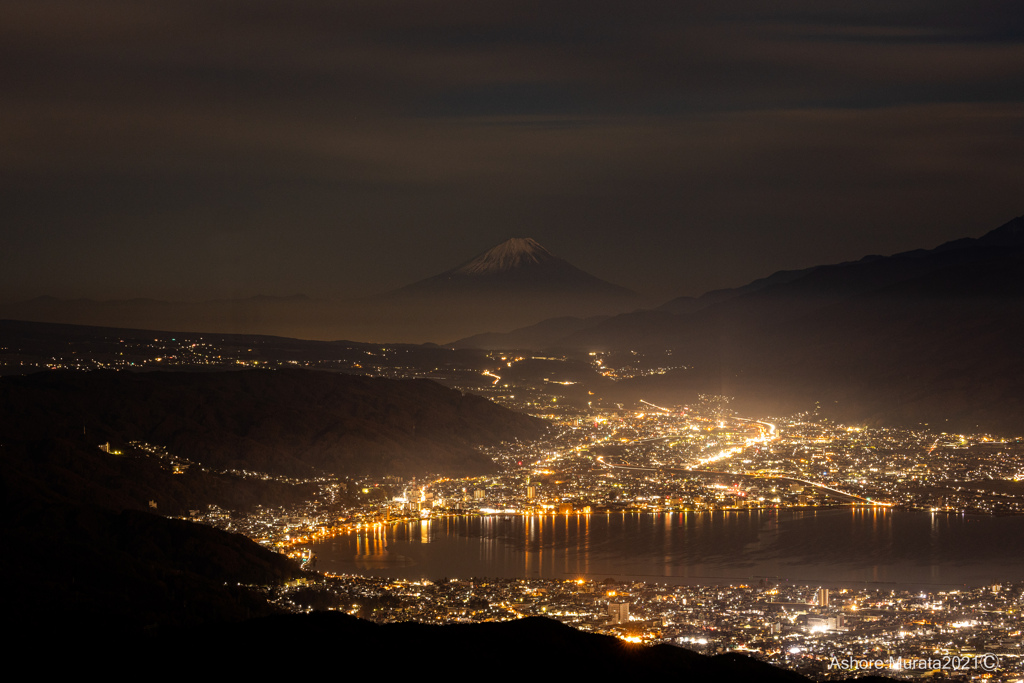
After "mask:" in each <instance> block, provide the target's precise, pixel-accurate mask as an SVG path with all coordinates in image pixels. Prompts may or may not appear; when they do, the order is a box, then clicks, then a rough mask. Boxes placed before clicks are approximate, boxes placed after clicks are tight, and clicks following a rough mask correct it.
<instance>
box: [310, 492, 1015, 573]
mask: <svg viewBox="0 0 1024 683" xmlns="http://www.w3.org/2000/svg"><path fill="white" fill-rule="evenodd" d="M313 549H314V551H315V552H316V554H317V556H318V557H319V565H318V568H319V569H321V570H323V571H328V572H336V573H348V574H364V575H372V576H389V577H394V578H405V579H419V578H428V579H439V578H442V577H448V578H469V577H472V576H492V577H522V578H545V579H566V578H576V577H587V578H592V579H603V578H607V577H614V578H616V579H620V580H621V579H630V580H646V581H652V582H661V583H692V584H695V583H711V584H713V583H720V584H727V583H734V584H735V583H754V582H757V581H759V580H761V579H762V578H764V579H768V580H771V581H773V582H780V581H781V582H789V583H796V584H818V585H827V586H837V587H838V586H850V587H854V586H871V585H877V586H878V587H884V586H885V585H890V584H891V585H892V587H894V588H897V587H898V588H914V587H926V586H927V587H933V588H943V587H956V586H964V585H987V584H991V583H998V582H1003V581H1019V580H1024V517H1021V516H1015V517H989V516H982V515H961V514H946V513H928V512H912V511H900V510H890V509H885V508H859V507H858V508H831V509H820V510H755V511H742V512H738V511H737V512H732V511H718V512H687V513H658V514H652V513H614V514H603V513H602V514H591V515H583V514H580V515H568V516H566V515H559V516H532V517H523V516H514V515H506V516H503V515H496V516H487V517H476V516H463V517H442V518H437V519H432V520H423V521H416V522H407V523H401V524H394V525H382V526H380V527H378V528H376V529H371V530H364V531H363V532H362V533H355V532H353V533H349V534H344V535H340V536H337V537H334V538H331V539H327V540H325V541H323V542H321V543H318V544H316V545H314V546H313Z"/></svg>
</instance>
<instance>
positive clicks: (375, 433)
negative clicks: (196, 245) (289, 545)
mask: <svg viewBox="0 0 1024 683" xmlns="http://www.w3.org/2000/svg"><path fill="white" fill-rule="evenodd" d="M544 427H545V423H543V422H542V421H540V420H537V419H535V418H531V417H527V416H525V415H520V414H518V413H513V412H511V411H509V410H506V409H504V408H502V407H500V406H498V405H495V404H493V403H491V402H490V401H487V400H486V399H484V398H481V397H479V396H472V395H463V394H461V393H460V392H458V391H455V390H453V389H447V388H445V387H442V386H441V385H439V384H436V383H434V382H431V381H428V380H387V379H379V378H368V377H356V376H351V375H340V374H333V373H326V372H313V371H304V370H275V371H270V370H257V371H237V372H209V373H188V372H182V373H176V372H153V373H143V374H134V373H128V372H89V373H74V372H44V373H36V374H34V375H28V376H24V377H5V378H2V379H0V435H3V437H4V438H5V439H7V440H8V441H19V442H28V441H33V440H38V439H43V438H50V437H56V438H73V437H74V438H81V437H80V435H81V434H82V432H83V430H84V431H85V432H87V433H88V435H89V438H91V439H92V442H93V444H94V445H95V444H99V443H105V442H108V441H109V442H110V443H111V444H112V445H114V446H116V447H121V446H124V445H125V444H127V442H128V441H132V440H138V441H144V442H147V443H151V444H155V445H158V446H164V447H166V448H167V449H168V450H169V451H170V452H171V453H173V454H175V455H178V456H182V457H185V458H188V459H190V460H193V461H197V462H200V463H202V464H204V465H207V466H210V467H214V468H218V469H255V470H259V471H263V472H270V473H273V474H283V475H290V476H310V475H316V474H319V473H321V472H328V473H333V474H341V475H349V474H352V475H355V474H400V475H404V476H408V475H410V474H415V473H421V472H427V471H432V472H443V473H452V474H455V473H470V474H472V473H483V472H487V471H490V470H491V469H492V467H493V464H492V463H491V461H490V459H489V458H487V457H486V456H484V455H482V454H481V453H479V452H478V451H477V450H476V446H478V445H486V444H494V443H497V442H498V441H500V440H506V439H507V440H511V439H514V438H529V437H533V436H536V435H537V434H539V433H540V432H541V431H542V430H543V429H544Z"/></svg>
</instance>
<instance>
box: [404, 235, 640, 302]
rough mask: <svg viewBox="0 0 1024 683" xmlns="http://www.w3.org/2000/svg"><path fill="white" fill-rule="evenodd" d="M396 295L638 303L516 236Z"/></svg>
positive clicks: (630, 295)
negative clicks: (573, 298)
mask: <svg viewBox="0 0 1024 683" xmlns="http://www.w3.org/2000/svg"><path fill="white" fill-rule="evenodd" d="M393 294H395V295H399V296H422V295H429V296H437V295H447V296H463V297H467V296H468V297H472V296H478V295H484V296H491V295H494V294H503V295H505V296H509V295H512V296H516V295H520V296H522V295H530V296H532V295H546V296H576V297H584V298H609V299H626V300H630V299H632V300H636V299H638V297H637V295H636V294H635V293H634V292H631V291H629V290H628V289H626V288H624V287H619V286H618V285H613V284H611V283H610V282H606V281H604V280H602V279H600V278H597V277H594V276H593V275H591V274H590V273H587V272H585V271H583V270H580V269H579V268H577V267H576V266H574V265H572V264H571V263H569V262H568V261H566V260H564V259H562V258H559V257H557V256H555V255H554V254H552V253H551V252H550V251H548V250H547V249H545V248H544V247H543V246H541V245H540V244H539V243H538V242H537V241H536V240H534V239H531V238H529V237H514V238H512V239H509V240H506V241H505V242H502V243H501V244H499V245H497V246H495V247H492V248H491V249H488V250H487V251H485V252H483V253H482V254H479V255H478V256H476V257H474V258H472V259H470V260H469V261H467V262H465V263H463V264H462V265H459V266H456V267H455V268H452V269H450V270H447V271H445V272H443V273H440V274H438V275H435V276H433V277H430V278H427V279H425V280H420V281H419V282H414V283H412V284H410V285H407V286H405V287H403V288H401V289H399V290H397V291H396V292H394V293H393Z"/></svg>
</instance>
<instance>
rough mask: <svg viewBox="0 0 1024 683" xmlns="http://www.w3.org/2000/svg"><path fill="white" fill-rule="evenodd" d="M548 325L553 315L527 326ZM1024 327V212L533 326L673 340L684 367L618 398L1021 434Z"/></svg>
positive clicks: (596, 336) (570, 340)
mask: <svg viewBox="0 0 1024 683" xmlns="http://www.w3.org/2000/svg"><path fill="white" fill-rule="evenodd" d="M545 329H549V330H552V331H557V330H558V329H559V326H558V325H554V324H552V325H544V324H542V325H538V326H535V327H534V332H536V331H537V330H541V331H543V330H545ZM526 332H527V331H526V330H519V331H516V332H513V333H511V334H509V335H505V336H504V340H505V341H509V342H516V341H519V340H520V339H521V338H522V337H523V336H525V334H526ZM1022 334H1024V217H1021V218H1016V219H1014V220H1012V221H1010V222H1008V223H1006V224H1005V225H1003V226H1000V227H999V228H996V229H995V230H992V231H991V232H989V233H987V234H985V235H983V236H982V237H978V238H965V239H960V240H955V241H952V242H948V243H945V244H942V245H940V246H938V247H936V248H934V249H920V250H915V251H909V252H904V253H900V254H895V255H893V256H888V257H883V256H868V257H865V258H863V259H860V260H859V261H853V262H847V263H838V264H832V265H824V266H816V267H813V268H808V269H805V270H801V271H788V272H782V273H776V274H775V275H772V276H770V277H768V278H763V279H762V280H758V281H755V282H752V283H750V284H749V285H747V286H745V287H740V288H737V289H734V290H723V291H718V292H712V293H709V294H708V295H705V296H704V297H698V298H697V299H680V300H675V301H673V302H669V304H666V305H664V306H662V307H660V308H658V309H655V310H647V311H636V312H633V313H627V314H620V315H617V316H614V317H611V318H608V319H606V320H603V321H597V322H595V323H594V324H591V325H587V326H585V327H584V328H583V329H576V330H574V331H572V332H570V333H569V334H565V335H564V336H561V337H558V338H553V335H552V336H548V337H546V338H544V337H543V336H542V335H538V334H533V335H531V336H532V337H533V338H534V339H539V340H542V341H544V342H546V344H545V346H546V347H548V348H556V349H563V350H572V351H578V352H588V351H613V352H615V351H619V352H630V351H637V352H640V353H649V354H652V355H656V354H664V353H666V350H668V349H670V350H672V362H671V363H669V364H671V365H673V366H680V365H686V366H689V367H688V369H687V370H685V371H684V370H677V371H673V372H670V373H669V374H668V375H665V376H663V377H657V378H649V379H637V380H631V381H626V382H620V383H617V384H616V385H615V389H614V391H615V394H616V397H617V398H618V399H620V400H628V399H631V398H637V397H643V398H647V399H648V400H652V397H653V396H658V397H660V399H661V400H664V401H673V400H678V401H679V402H686V401H689V400H691V399H692V397H693V396H694V395H695V394H697V393H715V394H727V395H730V396H735V397H736V398H737V399H738V405H741V406H745V408H746V409H750V410H757V411H759V412H764V411H771V412H772V413H774V414H778V413H780V412H785V411H790V410H797V409H805V408H807V407H809V406H812V405H813V404H814V403H815V402H816V401H820V402H821V403H822V405H823V406H824V407H826V408H827V409H828V410H829V411H830V414H832V415H834V416H835V417H838V418H840V419H843V420H847V421H871V422H875V423H887V424H904V425H906V424H916V423H918V422H928V423H930V424H932V425H935V424H939V425H941V426H942V427H943V428H948V429H959V430H972V431H977V430H978V429H990V430H993V431H998V432H1001V433H1009V434H1014V433H1022V432H1024V360H1022V354H1020V353H1019V350H1018V343H1017V340H1019V339H1020V338H1021V335H1022ZM478 339H482V340H486V343H487V345H488V346H489V347H490V348H495V347H500V346H501V342H502V338H495V337H494V336H489V337H478ZM514 345H515V344H510V346H514Z"/></svg>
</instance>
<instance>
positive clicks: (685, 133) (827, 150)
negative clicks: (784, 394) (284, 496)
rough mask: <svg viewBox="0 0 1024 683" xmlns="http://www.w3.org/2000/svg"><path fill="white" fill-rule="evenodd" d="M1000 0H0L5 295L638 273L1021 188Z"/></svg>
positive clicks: (867, 243)
mask: <svg viewBox="0 0 1024 683" xmlns="http://www.w3.org/2000/svg"><path fill="white" fill-rule="evenodd" d="M1018 5H1019V3H1017V2H1014V1H1006V2H994V1H989V2H967V1H948V0H947V1H944V2H935V1H934V0H931V1H930V2H923V1H922V2H918V1H916V0H895V1H894V0H890V1H888V2H874V1H869V2H857V3H850V2H823V1H822V0H799V1H796V0H789V1H786V0H783V1H780V2H775V3H771V5H770V7H769V6H768V5H766V4H765V3H763V2H753V1H752V0H751V1H745V0H731V1H728V2H721V3H680V2H678V1H675V2H667V1H665V2H648V3H641V4H640V6H637V4H636V3H623V2H615V3H611V2H593V1H592V2H577V1H575V0H572V1H566V2H558V3H550V2H507V3H481V2H478V1H473V2H470V1H465V2H463V1H458V2H423V1H422V0H419V1H417V2H408V1H398V0H394V1H390V2H389V1H387V0H385V1H382V2H380V1H378V2H369V1H366V2H356V1H353V2H334V1H327V0H323V1H314V0H298V1H291V2H285V1H283V0H274V1H271V0H262V1H261V0H245V1H244V2H242V1H241V0H222V1H219V2H208V1H207V0H203V1H201V2H200V1H198V0H196V1H194V2H187V1H177V2H172V1H170V0H150V1H148V2H146V1H142V0H131V1H127V0H126V1H113V0H96V1H95V2H90V3H81V2H74V1H71V0H64V1H61V0H53V1H45V0H26V1H23V2H11V1H6V2H0V12H2V14H3V16H4V21H3V22H0V64H3V65H4V66H3V67H0V68H2V70H0V206H3V207H4V222H5V249H4V250H3V255H2V256H0V272H2V275H0V298H18V297H26V296H34V295H37V294H42V293H51V294H57V295H62V296H72V295H79V294H80V295H87V296H109V297H115V296H160V297H172V298H180V297H194V298H204V297H216V296H225V295H234V294H239V295H245V294H253V293H257V292H264V293H274V294H290V293H294V292H297V291H303V292H306V293H309V294H312V295H320V296H342V295H346V294H349V293H369V292H372V291H379V290H382V289H387V288H390V287H395V286H398V285H401V284H404V283H406V282H409V281H411V280H415V279H417V278H420V277H424V276H427V275H430V274H432V273H434V272H437V271H439V270H442V269H444V268H446V267H449V266H451V265H452V264H454V263H456V262H459V261H461V260H465V259H466V258H469V257H470V256H472V255H474V254H475V253H477V252H479V251H482V250H483V249H485V248H487V247H488V246H490V245H491V244H492V243H496V242H498V241H500V240H502V239H504V238H506V237H508V236H511V235H531V236H533V237H536V238H537V239H539V240H540V241H541V242H542V243H544V244H545V245H547V246H548V247H549V248H551V249H552V250H553V251H555V252H556V253H559V254H561V255H563V256H565V257H567V258H569V259H570V260H572V261H574V262H576V263H578V264H579V265H580V266H581V267H584V268H587V269H590V270H593V271H594V272H596V273H597V274H598V275H601V276H603V277H607V278H609V279H613V280H616V281H618V282H620V283H622V284H624V285H627V286H629V287H632V288H635V289H638V290H642V291H648V292H651V293H655V294H658V295H662V296H666V297H667V296H671V295H675V294H682V293H690V294H696V293H700V292H701V291H703V290H705V289H708V288H712V287H720V286H727V285H735V284H740V283H743V282H745V281H748V280H750V279H752V278H754V277H759V276H763V275H766V274H768V273H770V272H772V271H773V270H776V269H779V268H787V267H801V266H806V265H811V264H813V263H819V262H824V261H832V260H841V259H849V258H857V257H859V256H861V255H863V254H865V253H868V252H883V253H885V252H892V251H897V250H901V249H909V248H914V247H927V246H932V245H934V244H937V243H939V242H941V241H944V240H946V239H950V238H954V237H959V236H962V235H964V234H978V233H980V232H983V231H985V230H987V229H990V228H992V227H995V226H996V225H998V224H999V223H1001V222H1003V221H1005V220H1008V219H1009V218H1011V217H1013V216H1015V215H1019V214H1020V213H1024V211H1022V210H1021V205H1020V199H1019V195H1020V190H1019V186H1020V180H1021V178H1024V12H1021V11H1020V9H1019V6H1018Z"/></svg>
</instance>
